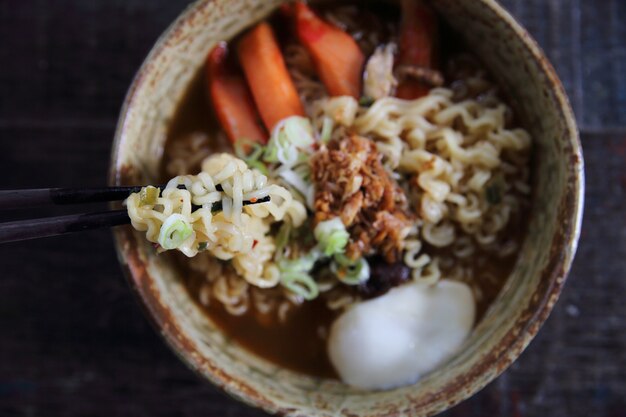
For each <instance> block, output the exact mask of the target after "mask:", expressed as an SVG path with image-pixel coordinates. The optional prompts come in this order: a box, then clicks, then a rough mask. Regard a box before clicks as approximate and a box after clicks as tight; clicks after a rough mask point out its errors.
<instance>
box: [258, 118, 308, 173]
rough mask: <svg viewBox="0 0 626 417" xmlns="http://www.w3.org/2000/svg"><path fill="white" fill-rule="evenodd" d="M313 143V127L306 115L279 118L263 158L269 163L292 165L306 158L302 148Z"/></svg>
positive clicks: (304, 148)
mask: <svg viewBox="0 0 626 417" xmlns="http://www.w3.org/2000/svg"><path fill="white" fill-rule="evenodd" d="M313 143H315V139H313V128H312V127H311V122H310V121H309V119H307V118H306V117H300V116H291V117H287V118H286V119H283V120H281V121H280V122H279V123H278V124H277V125H276V127H275V128H274V130H273V131H272V136H271V137H270V140H269V142H268V144H267V146H266V148H265V153H264V154H263V159H264V160H265V161H266V162H270V163H281V164H283V165H286V166H293V165H295V164H297V163H298V162H302V161H303V160H305V161H306V160H307V159H308V158H307V157H306V155H302V153H303V150H306V149H307V148H310V146H311V145H313Z"/></svg>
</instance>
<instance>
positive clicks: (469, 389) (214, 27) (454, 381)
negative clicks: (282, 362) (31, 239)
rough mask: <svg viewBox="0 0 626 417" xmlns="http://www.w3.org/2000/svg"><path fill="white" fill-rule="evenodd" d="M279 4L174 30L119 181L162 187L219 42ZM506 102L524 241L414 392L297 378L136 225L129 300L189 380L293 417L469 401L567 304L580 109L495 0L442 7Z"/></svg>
mask: <svg viewBox="0 0 626 417" xmlns="http://www.w3.org/2000/svg"><path fill="white" fill-rule="evenodd" d="M280 3H281V1H280V0H213V1H211V0H202V1H198V2H196V3H194V4H192V5H191V6H189V7H188V8H187V9H186V10H185V11H184V12H183V13H182V14H181V16H180V17H179V18H178V19H177V20H176V21H175V22H174V23H173V24H172V25H171V26H170V27H169V28H168V29H167V30H166V31H165V33H164V34H163V35H162V36H161V37H160V38H159V40H158V41H157V43H156V45H155V46H154V48H153V49H152V51H151V52H150V54H149V55H148V57H147V58H146V60H145V62H144V63H143V65H142V67H141V68H140V70H139V72H138V74H137V76H136V78H135V80H134V81H133V83H132V86H131V87H130V90H129V92H128V95H127V97H126V100H125V102H124V107H123V109H122V113H121V117H120V121H119V125H118V128H117V132H116V136H115V143H114V147H113V155H112V161H111V170H110V183H111V184H131V183H132V184H147V183H154V182H155V181H157V179H158V171H159V164H160V159H161V156H162V149H163V144H164V140H165V136H166V135H165V133H166V131H167V129H168V123H169V122H170V121H171V120H172V116H173V114H174V110H175V109H176V106H177V104H178V103H179V101H180V100H181V99H182V97H183V95H184V92H185V89H186V87H187V86H188V84H189V83H190V80H191V79H192V78H193V76H194V75H195V74H196V72H197V71H198V69H199V68H200V67H201V65H202V64H203V60H204V58H205V56H206V54H207V53H208V51H209V50H210V49H211V48H212V47H213V45H214V44H215V43H216V42H218V41H220V40H224V39H226V40H227V39H230V38H231V37H233V36H234V35H236V34H237V33H239V32H241V31H242V30H244V29H245V28H247V27H249V26H250V25H252V24H253V23H255V22H258V21H260V20H262V19H263V18H265V17H266V16H267V15H268V14H270V13H271V12H272V11H273V10H274V9H275V8H276V7H277V6H278V5H279V4H280ZM432 4H433V5H434V6H435V7H436V8H437V10H438V11H439V12H440V14H441V16H442V17H443V18H444V19H445V20H446V21H447V22H448V23H449V24H450V25H451V26H452V27H453V28H454V29H455V30H456V31H458V32H459V33H460V34H461V35H462V36H463V37H464V38H465V40H466V41H467V44H468V45H469V47H470V49H472V50H473V51H474V52H475V53H476V54H478V55H479V57H480V58H481V59H482V60H483V62H484V63H485V64H486V65H487V67H488V68H489V70H490V71H491V73H492V74H493V75H494V76H495V77H496V78H497V79H498V81H499V82H500V83H501V85H502V86H504V88H505V89H506V90H507V91H508V92H509V93H510V96H511V97H512V99H513V100H514V101H515V106H516V110H517V114H518V116H519V118H520V120H522V122H523V125H524V126H526V127H527V128H528V129H529V130H530V133H531V134H532V136H533V138H534V149H533V151H534V161H533V165H534V169H533V178H534V181H533V182H534V193H535V195H534V201H533V205H532V210H531V216H530V224H529V228H528V234H527V236H526V238H525V241H524V244H523V247H522V248H521V250H520V253H519V259H518V261H517V264H516V266H515V268H514V271H513V273H512V274H511V275H510V277H509V278H508V281H507V284H506V285H505V287H504V289H503V290H502V292H501V294H500V295H499V297H498V298H497V300H496V301H495V303H494V304H493V305H492V307H491V308H490V310H489V311H488V313H487V314H486V316H485V318H484V319H483V320H482V321H481V322H480V323H479V324H478V326H477V327H476V328H475V329H474V331H473V333H472V334H471V336H470V337H469V339H468V340H467V341H466V343H465V345H464V346H463V348H462V349H461V350H460V352H459V353H458V354H457V355H456V356H454V357H453V358H451V359H450V360H449V361H448V362H447V363H445V364H444V365H443V366H441V367H440V368H439V369H437V370H436V371H434V372H432V373H431V374H429V375H428V376H426V377H425V378H424V379H422V380H421V381H419V382H418V383H416V384H414V385H411V386H405V387H402V388H397V389H394V390H390V391H377V392H374V391H363V390H358V389H354V388H351V387H348V386H346V385H344V384H342V383H341V382H339V381H335V380H320V379H315V378H312V377H309V376H305V375H301V374H298V373H295V372H292V371H289V370H286V369H283V368H280V367H277V366H275V365H274V364H272V363H270V362H268V361H266V360H264V359H261V358H259V357H257V356H255V355H254V354H251V353H249V352H248V351H246V350H244V349H242V348H241V347H239V346H238V345H237V344H236V343H234V342H232V341H230V340H228V339H227V338H225V337H224V336H223V335H222V333H220V331H219V330H218V329H216V327H215V326H214V324H213V323H212V322H211V321H210V320H209V319H208V318H207V317H206V316H205V315H204V314H202V312H201V311H200V310H199V308H197V307H196V305H195V304H194V303H193V302H192V299H191V298H190V296H189V294H188V293H187V292H186V290H185V287H184V286H183V284H182V281H181V277H180V276H179V274H178V272H177V270H176V269H175V268H174V266H173V265H171V264H170V263H168V260H167V257H163V256H157V255H156V253H155V251H154V248H153V247H152V245H151V244H149V243H148V242H147V241H146V239H145V238H144V237H143V236H142V234H140V233H136V232H134V231H133V230H132V229H131V228H130V227H122V228H118V229H117V230H116V231H115V237H116V242H117V248H118V253H119V258H120V261H121V263H122V265H123V268H124V269H125V270H126V272H127V276H128V278H129V281H130V284H131V286H132V288H133V290H134V291H135V292H136V293H137V294H138V296H139V299H140V300H141V303H142V304H143V305H144V306H145V308H146V310H147V313H148V315H149V316H150V318H151V319H152V320H153V322H154V323H155V324H156V327H157V328H158V330H159V332H160V333H161V335H162V336H163V338H164V340H165V341H166V342H167V344H168V345H169V346H170V347H171V348H172V350H173V351H174V352H176V354H177V355H178V356H179V357H180V359H181V360H182V361H183V362H185V363H186V364H187V365H188V366H189V367H190V368H191V369H192V370H194V371H195V372H197V373H198V374H199V375H200V376H201V377H202V378H204V379H206V380H208V381H211V382H212V383H213V384H215V385H216V386H218V387H219V388H221V389H223V390H224V391H225V392H226V393H228V394H230V395H231V396H233V397H235V398H237V399H238V400H241V401H243V402H245V403H247V404H249V405H252V406H254V407H259V408H262V409H264V410H266V411H268V412H271V413H278V414H281V415H289V416H315V417H317V416H320V417H321V416H359V417H365V416H380V417H382V416H396V415H398V416H399V415H407V416H409V415H410V416H414V417H415V416H428V415H432V414H435V413H438V412H441V411H443V410H445V409H447V408H449V407H451V406H453V405H454V404H457V403H458V402H459V401H461V400H463V399H465V398H467V397H469V396H471V395H472V394H474V393H475V392H477V391H478V390H480V389H481V388H483V387H484V386H485V385H486V384H487V383H489V382H490V381H491V380H493V379H494V378H495V377H496V376H498V375H499V374H500V373H501V372H503V371H504V370H505V369H506V368H507V367H508V366H509V365H510V364H511V363H512V362H513V361H514V360H515V359H516V358H517V357H518V356H519V355H520V353H521V352H522V351H523V350H524V348H525V347H526V346H527V345H528V343H529V342H530V341H531V339H532V338H533V337H534V336H535V334H536V333H537V331H538V330H539V328H540V326H541V324H542V323H543V322H544V320H545V319H546V318H547V317H548V314H549V313H550V310H551V309H552V307H553V306H554V303H555V302H556V301H557V298H558V297H559V293H560V292H561V289H562V287H563V284H564V283H565V279H566V275H567V273H568V270H569V268H570V265H571V262H572V258H573V256H574V252H575V250H576V246H577V240H578V236H579V228H580V222H581V215H582V205H583V186H584V183H583V181H584V179H583V159H582V154H581V147H580V143H579V139H578V133H577V129H576V124H575V120H574V116H573V114H572V110H571V108H570V105H569V103H568V99H567V97H566V94H565V92H564V90H563V87H562V85H561V82H560V81H559V79H558V77H557V75H556V74H555V72H554V69H553V68H552V66H551V65H550V63H549V62H548V60H547V59H546V57H545V56H544V54H543V52H542V51H541V50H540V48H539V47H538V46H537V44H536V43H535V41H534V40H533V39H532V38H531V37H530V35H529V34H528V33H527V32H526V30H524V29H523V28H522V27H521V26H520V25H519V24H518V23H517V22H516V21H515V20H514V19H513V18H512V17H511V16H510V15H509V14H508V13H507V12H506V11H505V10H503V9H502V7H500V6H499V5H498V4H497V3H496V2H495V1H493V0H433V1H432Z"/></svg>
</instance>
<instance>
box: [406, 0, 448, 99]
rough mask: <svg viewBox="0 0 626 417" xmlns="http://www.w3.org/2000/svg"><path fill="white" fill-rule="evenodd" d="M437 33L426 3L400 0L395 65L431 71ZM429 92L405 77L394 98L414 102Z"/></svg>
mask: <svg viewBox="0 0 626 417" xmlns="http://www.w3.org/2000/svg"><path fill="white" fill-rule="evenodd" d="M437 32H438V25H437V16H436V15H435V12H434V11H433V10H432V9H431V8H430V7H429V6H428V5H427V4H425V3H424V2H423V1H422V0H402V24H401V28H400V46H399V55H398V65H411V66H417V67H422V68H426V69H434V68H435V66H436V65H435V61H434V60H435V41H436V37H437V34H438V33H437ZM429 90H430V86H429V85H427V84H425V83H423V82H420V81H419V80H416V79H411V78H407V79H405V80H404V81H403V82H401V83H400V85H399V86H398V89H397V90H396V96H397V97H399V98H403V99H416V98H419V97H422V96H425V95H426V94H428V91H429Z"/></svg>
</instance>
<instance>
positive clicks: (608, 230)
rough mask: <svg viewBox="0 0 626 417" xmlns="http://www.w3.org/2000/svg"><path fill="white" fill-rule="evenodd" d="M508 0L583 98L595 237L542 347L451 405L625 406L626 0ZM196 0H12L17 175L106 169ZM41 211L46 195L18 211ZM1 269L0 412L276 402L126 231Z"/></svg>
mask: <svg viewBox="0 0 626 417" xmlns="http://www.w3.org/2000/svg"><path fill="white" fill-rule="evenodd" d="M503 3H504V4H505V6H507V7H508V8H509V9H510V10H511V12H512V13H513V14H514V15H515V16H516V17H517V18H519V19H520V20H521V21H522V22H523V24H525V25H526V27H527V28H528V29H529V30H530V32H531V33H532V34H533V35H534V36H535V38H536V39H537V40H538V41H539V43H540V44H541V45H542V46H543V48H544V49H545V50H546V52H547V54H548V56H549V57H550V59H551V60H552V61H553V63H554V64H555V66H556V68H557V70H558V72H559V74H560V76H561V78H562V80H563V82H564V84H565V86H566V88H567V90H568V92H569V94H570V97H571V100H572V105H573V107H574V110H575V112H576V114H577V117H578V121H579V126H580V129H581V133H582V142H583V147H584V151H585V160H586V161H585V162H586V165H587V166H586V172H587V192H586V209H585V216H584V223H583V230H582V239H581V243H580V248H579V251H578V256H577V257H576V261H575V263H574V268H573V271H572V273H571V275H570V278H569V282H568V283H567V285H566V288H565V291H564V293H563V295H562V297H561V299H560V301H559V303H558V304H557V306H556V308H555V310H554V312H553V313H552V315H551V317H550V318H549V320H548V321H547V322H546V324H545V326H544V327H543V329H542V331H541V332H540V333H539V335H538V336H537V338H536V339H535V340H534V341H533V343H532V344H531V345H530V347H529V348H528V349H527V351H526V352H525V353H524V354H522V356H521V357H520V359H519V360H518V361H517V362H516V363H515V364H514V365H513V366H512V367H511V368H510V369H509V370H508V371H507V372H505V373H504V374H503V375H502V376H501V377H499V378H498V379H497V380H496V381H495V382H493V383H491V384H490V385H489V386H488V387H487V388H486V389H484V390H483V391H482V392H480V393H479V394H478V395H476V396H474V397H473V398H472V399H470V400H468V401H466V402H464V403H462V404H461V405H459V406H457V407H456V408H454V409H452V410H451V411H449V412H448V413H446V414H445V415H446V416H464V417H473V416H477V417H478V416H512V417H518V416H551V417H561V416H563V417H570V416H596V417H599V416H611V417H616V416H626V399H625V397H626V297H625V296H626V283H625V281H624V278H625V277H624V275H625V273H626V168H625V162H626V47H625V43H626V1H623V0H595V1H594V0H506V1H503ZM186 4H187V1H181V0H178V1H173V0H151V1H148V0H98V1H96V0H92V1H86V0H55V1H48V0H22V1H18V0H0V188H21V187H38V186H39V187H46V186H53V185H56V186H61V185H63V186H98V185H104V184H105V181H106V173H107V163H108V157H109V151H110V147H111V140H112V137H113V132H114V128H115V124H116V120H117V116H118V111H119V108H120V105H121V103H122V100H123V98H124V94H125V92H126V89H127V87H128V85H129V84H130V82H131V79H132V77H133V74H134V72H135V71H136V69H137V68H138V67H139V65H140V64H141V62H142V60H143V58H144V56H145V55H146V53H147V52H148V50H149V49H150V47H151V45H152V44H153V42H154V41H155V40H156V38H157V37H158V35H159V34H160V33H161V32H162V31H163V30H164V29H165V28H166V26H167V25H168V24H169V23H170V22H171V21H172V20H173V19H174V18H175V17H176V16H177V15H178V13H179V12H180V11H181V10H182V9H183V8H184V7H185V5H186ZM52 211H53V213H57V212H58V210H56V211H55V210H52ZM46 213H48V212H46ZM33 214H43V213H41V212H37V213H33V212H23V213H19V214H6V213H2V219H3V220H7V219H12V218H19V217H26V216H30V215H33ZM0 275H1V277H0V415H2V416H20V415H25V416H116V415H132V416H138V417H140V416H196V415H204V416H261V415H262V413H261V412H259V411H255V410H252V409H248V408H247V407H245V406H243V405H240V404H238V403H237V402H235V401H233V400H231V399H229V398H227V397H225V396H223V395H222V394H220V393H219V392H217V391H216V390H215V389H214V388H212V387H211V386H210V385H208V384H206V383H203V382H202V381H200V380H198V379H197V378H196V377H195V376H194V375H193V374H192V373H191V371H189V370H188V369H186V368H185V367H184V366H183V365H182V364H181V363H180V362H179V361H178V359H177V358H176V357H175V356H174V355H173V354H172V352H170V351H169V350H168V349H167V348H166V347H165V345H164V344H163V343H162V342H161V340H160V339H159V337H158V336H157V334H156V333H155V332H154V331H153V329H152V328H151V327H150V325H149V324H148V322H147V320H146V319H145V318H144V316H143V315H142V312H141V310H140V308H139V307H138V305H137V303H136V302H135V299H134V298H133V296H132V294H131V293H130V291H129V290H128V288H127V285H126V282H125V281H124V278H123V277H122V274H121V272H120V268H119V267H118V264H117V259H116V255H115V252H114V249H113V242H112V238H111V234H110V232H109V231H107V230H102V231H94V232H88V233H83V234H81V235H73V236H65V237H58V238H49V239H44V240H39V241H30V242H24V243H17V244H10V245H5V246H2V248H0Z"/></svg>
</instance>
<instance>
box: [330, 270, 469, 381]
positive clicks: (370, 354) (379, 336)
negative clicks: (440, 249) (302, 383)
mask: <svg viewBox="0 0 626 417" xmlns="http://www.w3.org/2000/svg"><path fill="white" fill-rule="evenodd" d="M475 304H476V303H475V301H474V297H473V295H472V291H471V289H470V288H469V286H468V285H467V284H464V283H461V282H457V281H451V280H445V279H444V280H441V281H439V282H438V283H437V284H435V285H433V286H431V285H427V284H422V283H411V284H406V285H403V286H401V287H398V288H394V289H393V290H391V291H389V292H388V293H387V294H385V295H382V296H380V297H378V298H375V299H373V300H369V301H365V302H361V303H359V304H357V305H355V306H353V307H352V308H350V309H349V310H347V311H346V312H344V313H343V314H342V315H341V316H339V317H338V318H337V319H336V320H335V322H334V323H333V324H332V326H331V329H330V336H329V340H328V353H329V356H330V360H331V362H332V363H333V365H334V366H335V369H336V370H337V372H338V373H339V376H340V377H341V379H342V380H343V381H344V382H345V383H347V384H350V385H353V386H356V387H360V388H366V389H389V388H393V387H397V386H401V385H407V384H411V383H414V382H416V381H417V380H418V379H419V378H420V377H421V376H422V375H424V374H426V373H427V372H430V371H432V370H433V369H434V368H435V367H437V365H439V364H441V363H442V362H443V361H445V360H446V359H447V358H449V357H450V356H451V355H452V354H454V353H455V352H456V351H457V349H458V348H459V347H460V346H461V344H462V343H463V341H464V340H465V338H466V337H467V335H468V334H469V333H470V331H471V329H472V326H473V324H474V319H475V314H476V305H475Z"/></svg>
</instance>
